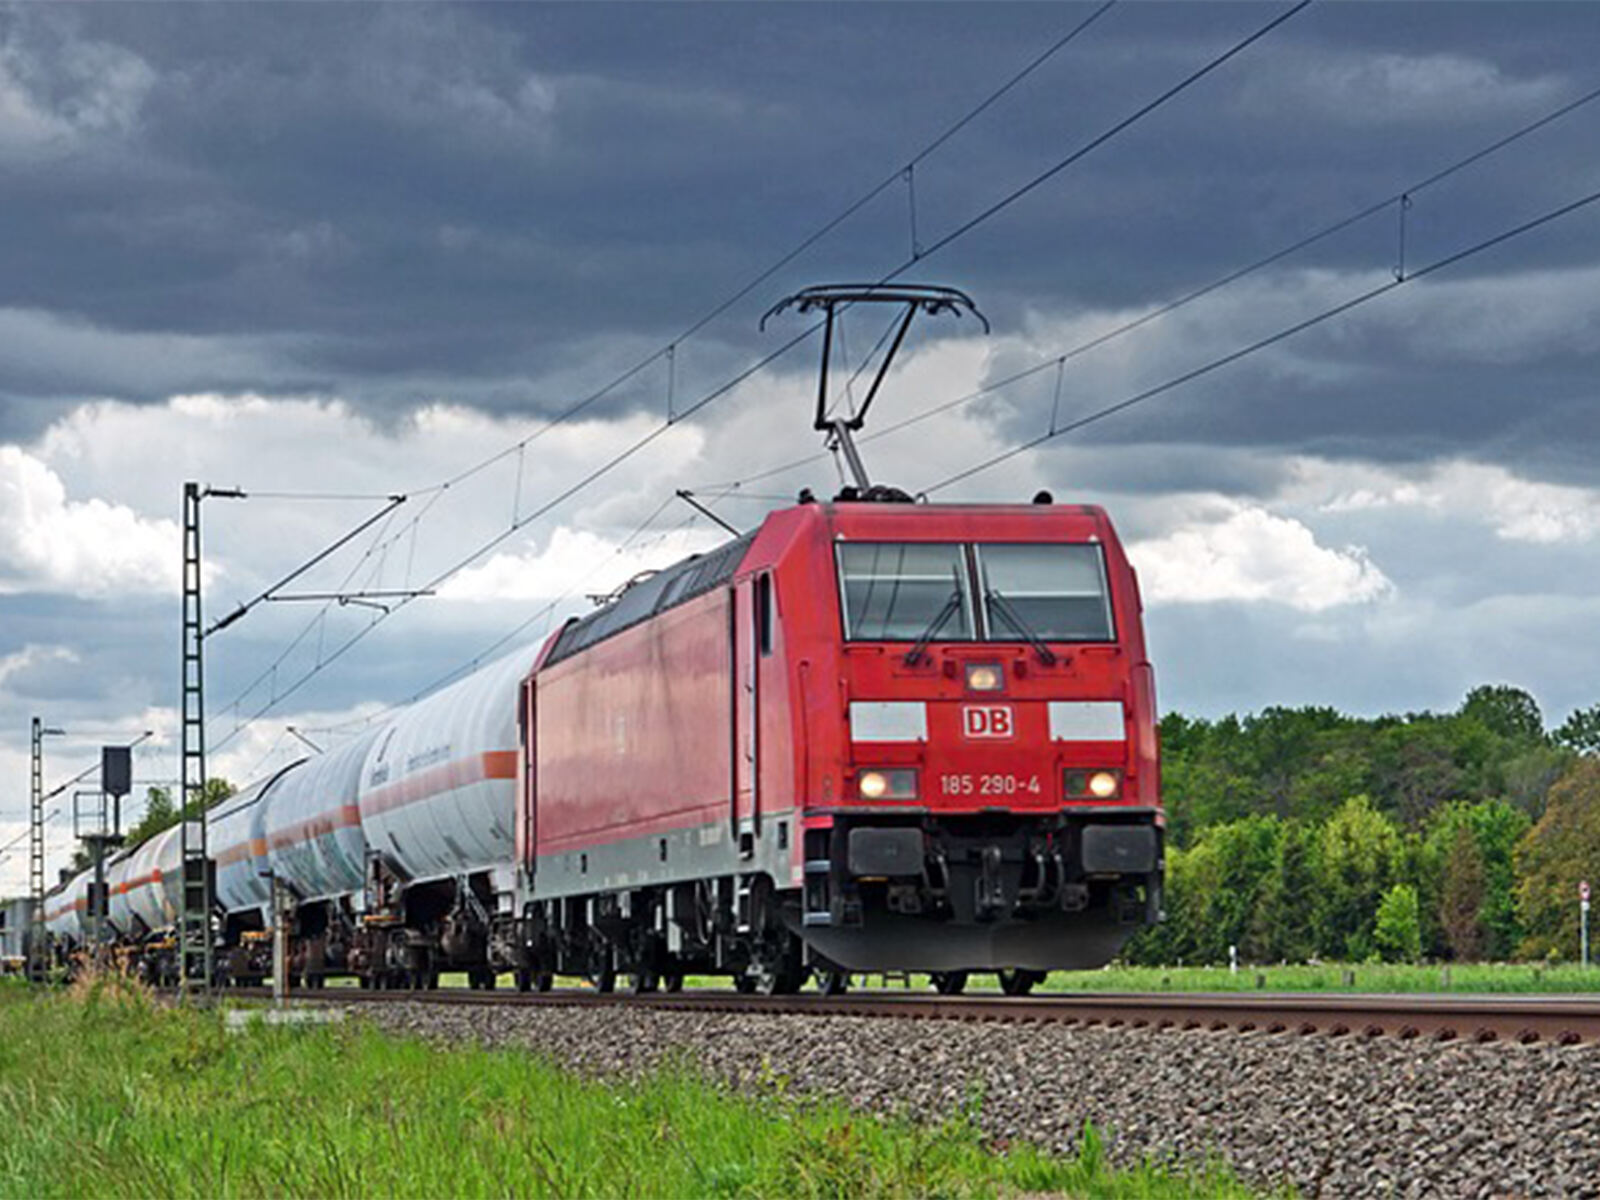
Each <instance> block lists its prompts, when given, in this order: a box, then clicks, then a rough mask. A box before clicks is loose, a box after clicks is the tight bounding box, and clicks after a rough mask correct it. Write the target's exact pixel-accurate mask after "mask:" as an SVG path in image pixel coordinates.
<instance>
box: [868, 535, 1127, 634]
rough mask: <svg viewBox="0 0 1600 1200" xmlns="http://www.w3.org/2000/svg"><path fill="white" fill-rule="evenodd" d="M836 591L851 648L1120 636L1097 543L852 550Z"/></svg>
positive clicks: (875, 545)
mask: <svg viewBox="0 0 1600 1200" xmlns="http://www.w3.org/2000/svg"><path fill="white" fill-rule="evenodd" d="M839 583H840V592H841V594H842V598H843V603H844V628H845V637H846V638H848V639H850V640H851V641H862V642H872V641H882V642H895V641H899V642H915V641H922V640H926V641H940V642H968V641H990V642H1020V641H1046V642H1109V641H1112V640H1113V639H1114V638H1115V636H1116V633H1115V626H1114V624H1113V622H1112V616H1111V598H1110V591H1109V589H1108V588H1107V586H1106V565H1105V555H1104V554H1103V552H1102V551H1101V548H1100V546H1099V545H1097V544H1093V543H1059V542H1035V543H1020V542H1013V543H988V544H979V545H972V546H964V545H957V544H954V543H948V542H846V543H842V544H840V546H839ZM974 584H976V586H974Z"/></svg>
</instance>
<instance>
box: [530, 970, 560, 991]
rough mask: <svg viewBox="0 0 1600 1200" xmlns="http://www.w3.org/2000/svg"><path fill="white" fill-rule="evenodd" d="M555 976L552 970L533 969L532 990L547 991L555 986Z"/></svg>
mask: <svg viewBox="0 0 1600 1200" xmlns="http://www.w3.org/2000/svg"><path fill="white" fill-rule="evenodd" d="M555 982H556V977H555V972H553V971H535V972H534V973H533V990H534V991H536V992H548V991H549V990H550V989H551V988H552V987H554V986H555Z"/></svg>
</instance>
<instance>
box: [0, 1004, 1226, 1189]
mask: <svg viewBox="0 0 1600 1200" xmlns="http://www.w3.org/2000/svg"><path fill="white" fill-rule="evenodd" d="M77 993H78V994H77V995H76V996H47V997H39V996H35V995H32V994H30V993H28V992H27V991H26V990H25V989H22V988H18V987H5V988H0V1196H6V1197H10V1196H16V1197H28V1198H30V1200H31V1198H34V1197H49V1196H95V1197H121V1196H162V1197H166V1196H174V1197H187V1196H194V1197H229V1196H268V1195H271V1196H316V1197H342V1196H371V1195H381V1196H401V1197H404V1196H427V1197H435V1196H561V1197H566V1196H573V1197H584V1196H604V1197H610V1196H651V1197H655V1196H662V1197H676V1196H684V1197H699V1196H785V1197H788V1196H819V1197H820V1196H830V1197H831V1196H851V1197H854V1196H969V1195H970V1196H984V1195H988V1196H1022V1195H1063V1196H1106V1197H1150V1198H1165V1197H1181V1196H1207V1197H1210V1196H1223V1197H1232V1196H1247V1195H1249V1194H1250V1193H1249V1192H1248V1190H1247V1189H1245V1188H1244V1187H1243V1186H1242V1185H1241V1184H1239V1183H1238V1182H1237V1181H1236V1180H1235V1179H1234V1178H1233V1177H1232V1176H1231V1175H1230V1174H1228V1173H1227V1172H1226V1170H1225V1169H1224V1168H1222V1167H1220V1166H1218V1165H1217V1164H1215V1163H1212V1164H1207V1165H1204V1166H1200V1167H1196V1168H1195V1169H1193V1170H1192V1171H1190V1172H1188V1173H1177V1174H1175V1173H1172V1172H1170V1171H1167V1170H1163V1169H1159V1168H1155V1167H1151V1166H1142V1167H1139V1168H1136V1169H1133V1170H1128V1171H1113V1170H1111V1169H1110V1168H1109V1167H1108V1166H1107V1165H1106V1163H1105V1159H1104V1154H1103V1150H1102V1147H1101V1143H1100V1140H1099V1138H1098V1137H1097V1136H1096V1135H1095V1134H1094V1132H1093V1131H1092V1130H1089V1131H1086V1135H1085V1137H1084V1139H1083V1141H1082V1143H1081V1146H1080V1150H1079V1153H1078V1154H1077V1156H1076V1157H1072V1158H1056V1157H1051V1156H1049V1155H1046V1154H1045V1153H1043V1152H1042V1151H1040V1150H1038V1149H1036V1148H1034V1147H1032V1146H1030V1145H1027V1144H1024V1143H1017V1144H1014V1145H1012V1146H1010V1147H1007V1148H1004V1149H1001V1148H998V1147H995V1146H992V1145H988V1144H986V1143H985V1141H984V1139H983V1137H982V1136H981V1135H980V1134H979V1133H978V1131H977V1128H976V1126H975V1125H974V1123H973V1118H974V1112H973V1111H971V1110H969V1111H966V1112H962V1113H953V1114H948V1115H945V1116H944V1119H943V1120H942V1121H941V1122H940V1123H936V1124H931V1123H929V1122H927V1121H922V1122H912V1121H909V1120H890V1121H883V1120H877V1119H872V1118H868V1117H864V1116H861V1115H860V1114H855V1113H851V1112H850V1111H848V1110H847V1109H845V1108H843V1107H840V1106H837V1105H830V1104H816V1103H802V1102H800V1101H798V1100H795V1099H793V1098H791V1097H789V1096H787V1095H786V1094H785V1093H784V1092H783V1089H782V1087H781V1081H780V1080H778V1079H777V1078H776V1077H775V1078H774V1087H773V1088H772V1094H770V1095H768V1096H765V1097H763V1098H760V1099H754V1098H749V1097H741V1096H736V1095H733V1094H730V1093H729V1092H727V1091H725V1090H723V1089H721V1088H718V1087H713V1086H710V1085H708V1084H707V1083H705V1082H703V1081H701V1080H700V1079H698V1078H697V1077H696V1076H695V1075H694V1074H693V1073H692V1071H691V1070H690V1069H689V1068H688V1067H687V1066H685V1067H681V1068H679V1069H676V1070H673V1071H669V1072H666V1073H662V1074H659V1075H656V1076H653V1077H651V1078H649V1079H647V1080H644V1081H642V1082H639V1083H632V1084H628V1083H620V1082H603V1081H601V1082H596V1081H586V1080H581V1079H578V1078H575V1077H574V1076H572V1075H569V1074H566V1073H563V1072H562V1071H559V1070H557V1069H555V1068H554V1067H552V1066H550V1065H548V1064H547V1063H544V1062H542V1061H540V1060H538V1059H536V1058H533V1057H531V1056H529V1055H527V1054H525V1053H520V1052H515V1051H489V1050H482V1049H475V1048H449V1049H446V1048H441V1047H437V1046H430V1045H427V1044H425V1043H423V1042H421V1041H418V1040H414V1039H406V1038H396V1037H390V1036H386V1035H383V1034H380V1033H378V1032H376V1031H373V1030H371V1029H369V1028H366V1027H364V1026H362V1025H361V1024H359V1023H351V1024H348V1025H341V1026H324V1027H318V1028H300V1029H281V1028H280V1029H267V1028H259V1027H257V1028H251V1029H249V1030H246V1031H245V1032H242V1033H238V1034H229V1033H226V1032H224V1030H223V1027H222V1023H221V1020H220V1018H219V1016H218V1015H217V1014H216V1013H206V1012H197V1011H192V1010H186V1009H185V1010H174V1009H167V1008H163V1007H160V1006H157V1005H155V1004H153V1003H152V1002H151V1001H150V1000H149V999H147V998H146V997H144V996H143V995H140V994H137V993H129V992H126V991H124V990H121V989H117V988H109V987H105V986H103V985H102V986H101V987H100V988H98V989H96V988H83V987H80V988H78V989H77ZM773 1058H774V1064H775V1069H778V1070H781V1065H779V1064H780V1062H781V1055H780V1054H779V1053H778V1052H777V1051H776V1049H775V1052H774V1055H773ZM924 1115H925V1116H931V1115H934V1114H924Z"/></svg>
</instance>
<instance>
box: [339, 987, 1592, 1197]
mask: <svg viewBox="0 0 1600 1200" xmlns="http://www.w3.org/2000/svg"><path fill="white" fill-rule="evenodd" d="M353 1011H354V1013H355V1014H358V1015H359V1016H361V1017H363V1018H366V1019H369V1020H371V1021H373V1022H374V1023H376V1024H378V1025H379V1026H381V1027H383V1028H386V1029H389V1030H393V1031H396V1032H407V1033H417V1034H421V1035H424V1036H427V1037H429V1038H437V1039H443V1040H447V1041H456V1040H466V1041H472V1042H477V1043H480V1044H483V1045H489V1046H506V1047H521V1048H525V1049H528V1050H531V1051H535V1052H537V1053H539V1054H541V1055H544V1056H546V1057H547V1058H549V1059H551V1060H553V1061H555V1062H557V1063H560V1064H562V1065H563V1066H566V1067H568V1068H571V1069H574V1070H577V1071H579V1072H581V1073H584V1074H588V1075H614V1074H622V1075H624V1076H628V1075H637V1074H640V1073H644V1072H648V1071H650V1070H652V1069H654V1068H657V1067H660V1066H665V1065H668V1064H678V1063H682V1062H685V1061H688V1062H691V1063H693V1064H694V1065H695V1066H696V1067H697V1068H698V1069H699V1070H701V1071H703V1072H704V1073H706V1074H707V1075H708V1076H710V1077H712V1078H715V1079H718V1080H721V1081H724V1082H727V1083H730V1084H732V1085H734V1086H735V1087H738V1088H741V1089H744V1090H747V1091H755V1092H759V1091H761V1090H763V1089H769V1088H771V1087H773V1086H774V1085H775V1084H778V1083H781V1085H782V1086H783V1087H785V1088H786V1089H787V1091H788V1092H789V1093H790V1094H799V1095H807V1096H821V1097H830V1098H837V1099H841V1100H844V1101H847V1102H849V1103H851V1104H853V1105H856V1106H858V1107H861V1108H863V1109H867V1110H869V1111H874V1112H882V1113H891V1112H892V1113H901V1114H905V1115H909V1116H912V1117H916V1118H918V1119H926V1120H938V1119H940V1118H942V1117H945V1116H949V1115H953V1114H955V1113H957V1112H958V1111H960V1110H961V1109H962V1108H963V1107H964V1106H968V1105H972V1101H973V1098H974V1097H977V1098H978V1101H977V1103H976V1105H974V1106H973V1107H975V1109H976V1121H977V1124H978V1125H979V1127H980V1128H982V1129H983V1130H984V1131H985V1132H986V1133H987V1134H989V1135H990V1136H992V1137H994V1138H996V1139H1004V1140H1010V1139H1018V1138H1026V1139H1031V1140H1033V1141H1036V1142H1039V1143H1041V1144H1043V1145H1045V1146H1048V1147H1050V1148H1052V1149H1055V1150H1059V1151H1062V1152H1072V1151H1073V1150H1074V1149H1075V1147H1076V1144H1077V1140H1078V1136H1079V1134H1080V1133H1081V1131H1082V1129H1083V1125H1084V1122H1086V1121H1087V1122H1092V1123H1093V1124H1094V1125H1095V1126H1096V1127H1097V1128H1098V1129H1099V1130H1100V1131H1101V1132H1102V1133H1103V1134H1104V1135H1105V1136H1106V1138H1107V1142H1108V1148H1109V1151H1110V1155H1111V1158H1112V1159H1113V1161H1116V1162H1121V1163H1131V1162H1134V1161H1137V1160H1139V1159H1141V1158H1146V1157H1149V1158H1152V1159H1156V1160H1160V1161H1173V1162H1183V1161H1199V1160H1201V1159H1203V1158H1204V1157H1205V1156H1206V1155H1207V1154H1208V1153H1215V1154H1217V1155H1219V1156H1220V1157H1221V1158H1222V1159H1223V1160H1225V1161H1226V1162H1227V1163H1228V1164H1229V1165H1230V1166H1231V1167H1232V1168H1233V1169H1234V1171H1236V1172H1237V1173H1238V1174H1239V1176H1240V1177H1241V1178H1243V1179H1245V1180H1246V1181H1248V1182H1250V1183H1252V1184H1254V1185H1259V1186H1262V1187H1265V1188H1272V1187H1278V1186H1281V1185H1282V1184H1284V1183H1285V1182H1289V1183H1293V1184H1294V1185H1295V1187H1297V1188H1298V1189H1299V1190H1300V1192H1301V1194H1302V1195H1305V1196H1318V1195H1322V1196H1339V1197H1344V1196H1352V1197H1353V1196H1361V1197H1367V1196H1389V1195H1394V1196H1483V1197H1489V1196H1574V1197H1578V1196H1582V1197H1600V1047H1596V1046H1592V1045H1580V1046H1554V1045H1533V1046H1519V1045H1507V1044H1499V1043H1496V1044H1491V1045H1475V1044H1465V1043H1444V1044H1440V1043H1434V1042H1421V1041H1401V1040H1398V1039H1394V1038H1375V1039H1363V1038H1355V1037H1329V1036H1326V1035H1313V1036H1309V1037H1302V1036H1299V1035H1295V1034H1267V1033H1235V1032H1231V1031H1229V1032H1201V1031H1179V1030H1155V1029H1105V1028H1097V1027H1089V1028H1078V1027H1070V1026H1062V1025H1054V1024H1044V1023H1003V1024H1002V1023H992V1022H968V1021H945V1020H890V1019H884V1018H874V1017H840V1016H829V1017H807V1016H771V1015H763V1014H754V1013H752V1014H743V1013H735V1014H729V1013H709V1012H702V1013H696V1012H667V1011H661V1010H651V1009H644V1008H625V1007H621V1006H617V1007H609V1006H608V1007H603V1008H600V1007H576V1006H571V1007H569V1006H562V1005H559V1004H554V1003H552V1004H544V1005H538V1006H531V1007H512V1006H507V1007H498V1006H497V1007H477V1006H471V1007H468V1006H462V1007H450V1006H445V1005H431V1004H415V1003H400V1004H393V1005H382V1006H366V1005H363V1006H360V1007H359V1008H357V1009H355V1010H353Z"/></svg>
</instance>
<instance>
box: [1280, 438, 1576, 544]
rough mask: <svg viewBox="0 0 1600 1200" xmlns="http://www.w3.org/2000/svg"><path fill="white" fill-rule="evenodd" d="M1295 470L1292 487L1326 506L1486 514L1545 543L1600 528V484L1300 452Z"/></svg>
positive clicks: (1505, 535) (1494, 524)
mask: <svg viewBox="0 0 1600 1200" xmlns="http://www.w3.org/2000/svg"><path fill="white" fill-rule="evenodd" d="M1293 470H1294V474H1295V477H1296V483H1295V484H1294V485H1293V486H1292V487H1291V489H1290V491H1291V492H1292V493H1293V494H1294V495H1295V496H1296V497H1297V498H1299V499H1301V500H1302V501H1305V502H1307V503H1311V504H1315V505H1316V506H1317V507H1319V508H1320V509H1322V510H1323V511H1326V512H1335V513H1338V512H1362V511H1369V510H1380V509H1401V508H1411V509H1418V510H1423V511H1427V512H1431V513H1437V514H1440V515H1441V516H1446V517H1449V518H1452V519H1455V520H1460V519H1463V518H1466V519H1469V520H1474V521H1481V522H1482V523H1484V524H1485V525H1487V526H1489V528H1491V529H1492V530H1493V531H1494V533H1495V536H1497V537H1499V538H1501V539H1503V540H1505V541H1508V542H1532V543H1536V544H1541V545H1553V544H1557V543H1563V542H1587V541H1590V540H1591V539H1593V538H1594V537H1596V535H1600V490H1596V489H1594V488H1583V487H1573V486H1570V485H1567V484H1557V483H1541V482H1539V481H1537V480H1531V479H1523V478H1521V477H1520V476H1518V475H1515V474H1513V473H1512V472H1511V471H1508V470H1507V469H1506V468H1504V467H1501V466H1496V465H1493V464H1489V463H1474V462H1467V461H1464V460H1459V459H1458V460H1453V461H1450V462H1445V463H1438V464H1434V465H1431V466H1428V467H1423V468H1414V469H1392V468H1384V467H1377V466H1371V465H1362V464H1348V463H1330V462H1326V461H1323V460H1320V459H1309V458H1302V459H1296V460H1295V461H1294V464H1293Z"/></svg>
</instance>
